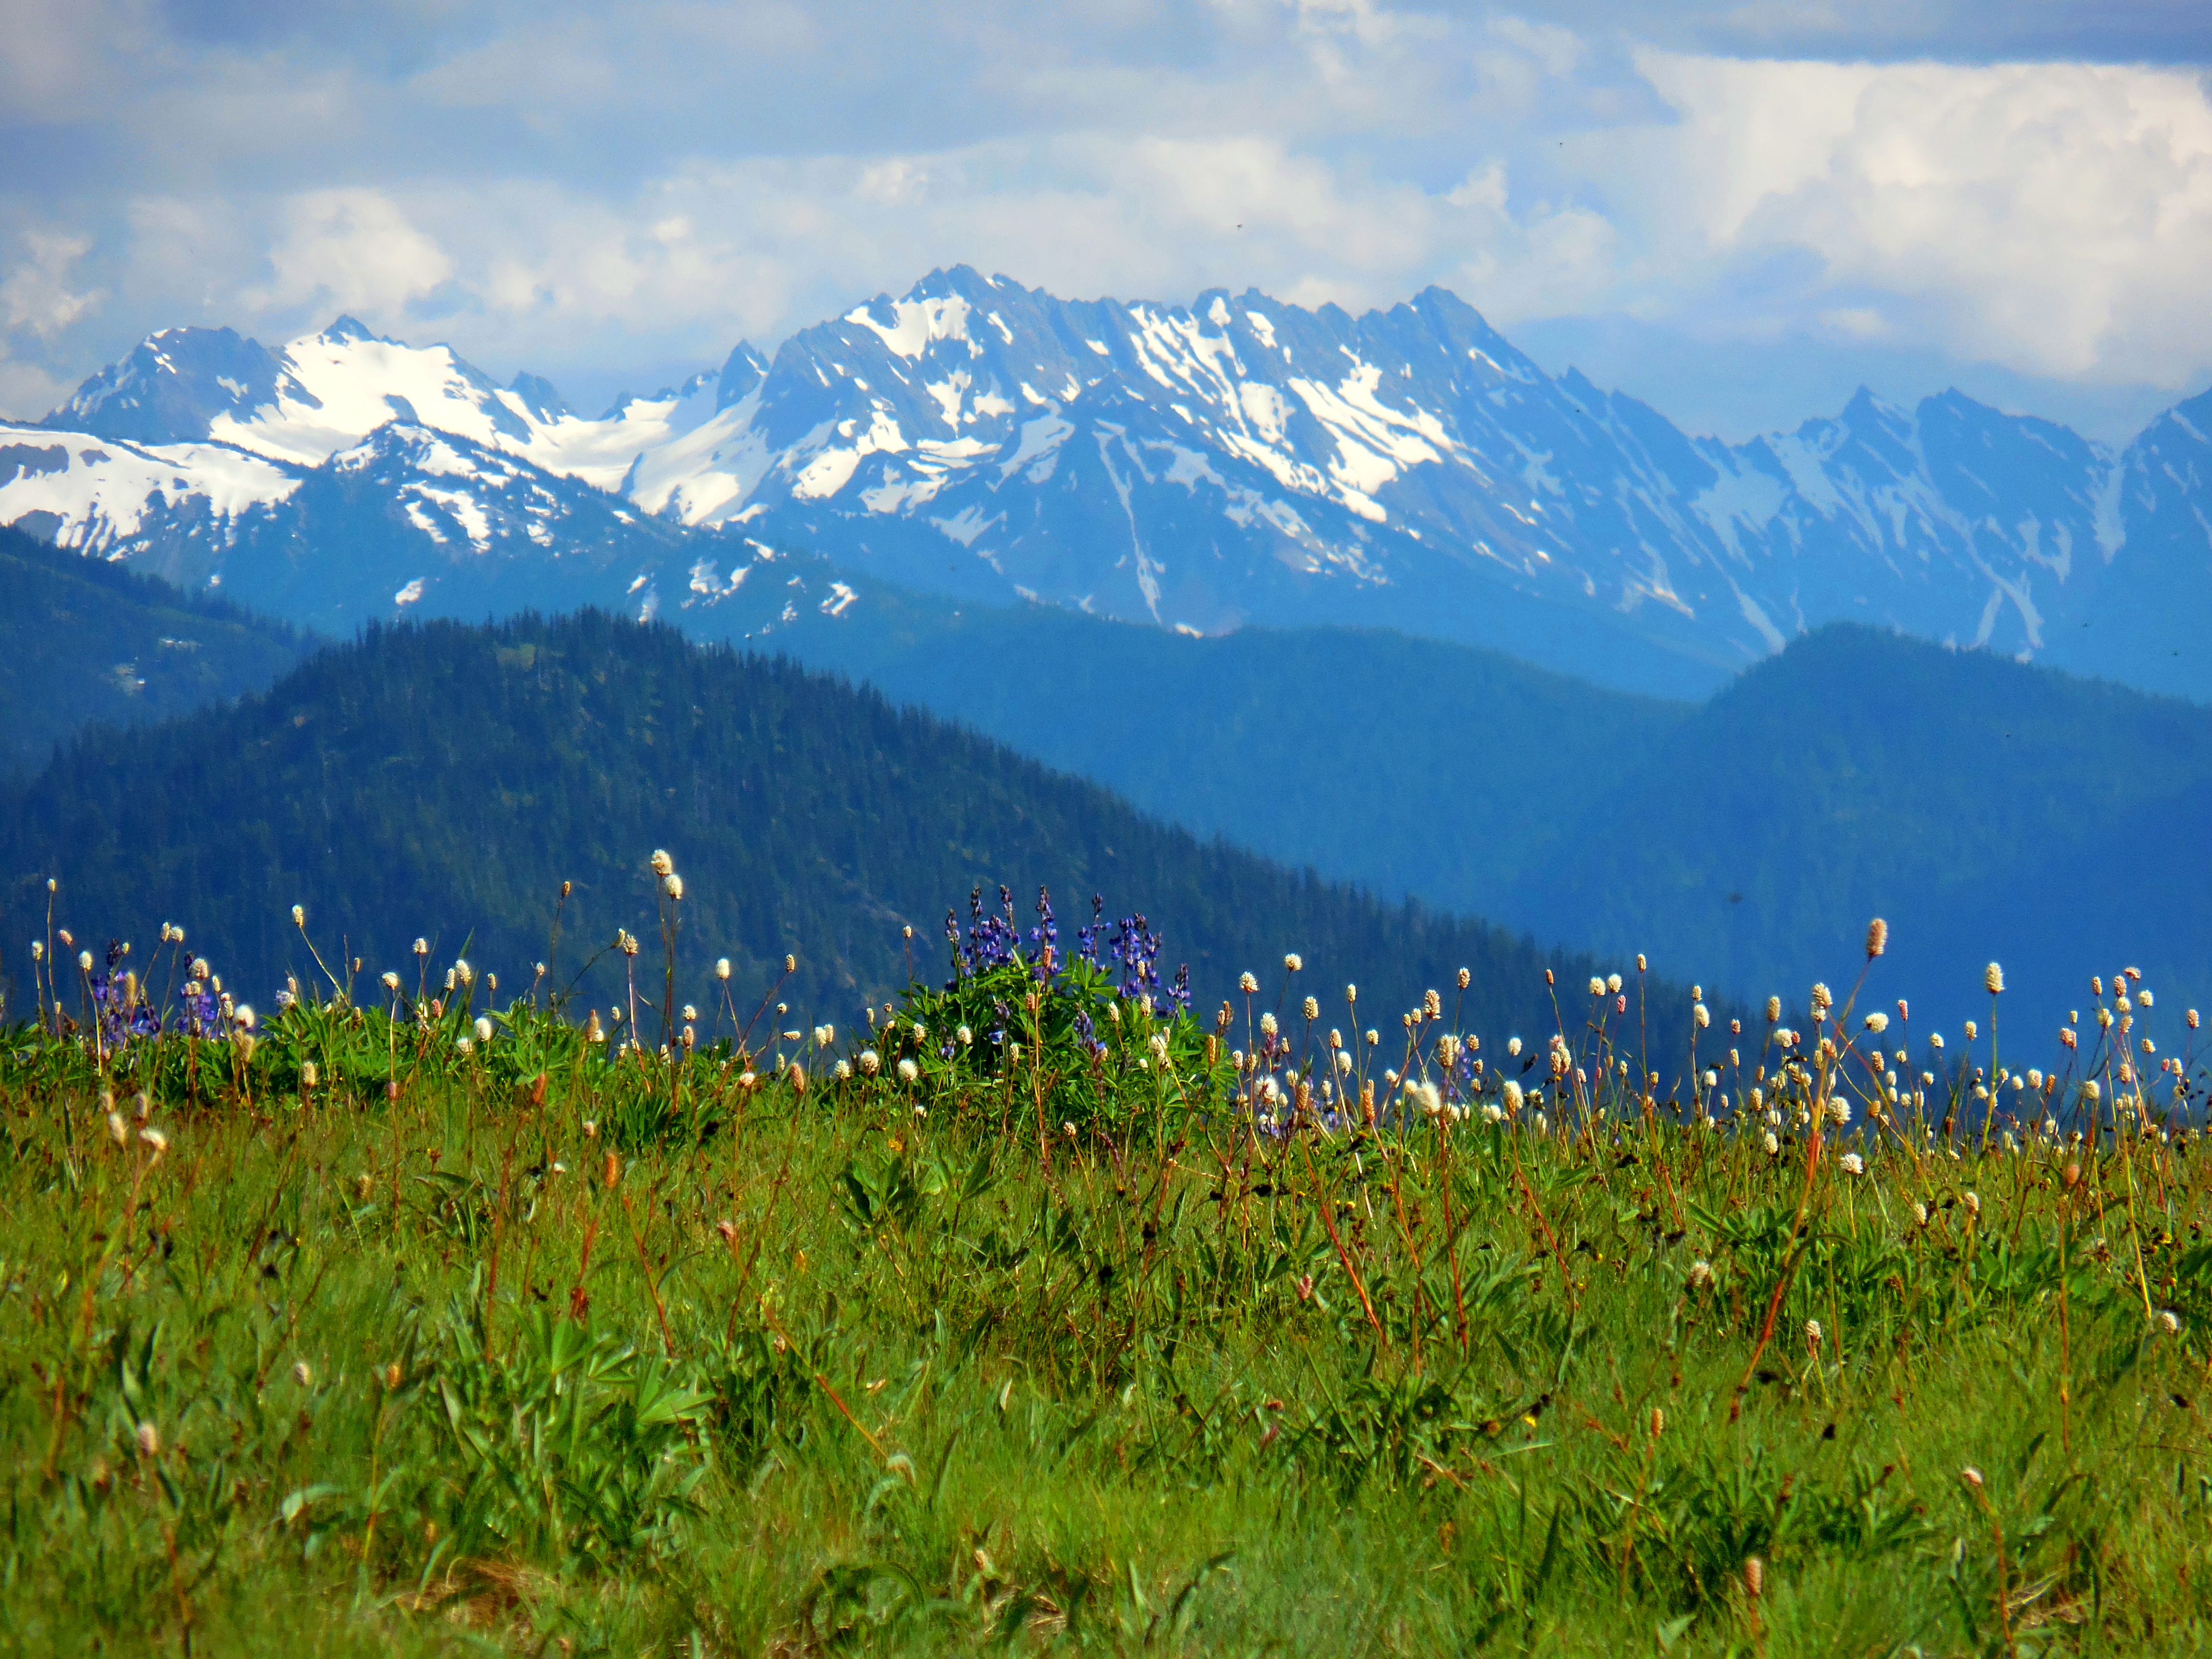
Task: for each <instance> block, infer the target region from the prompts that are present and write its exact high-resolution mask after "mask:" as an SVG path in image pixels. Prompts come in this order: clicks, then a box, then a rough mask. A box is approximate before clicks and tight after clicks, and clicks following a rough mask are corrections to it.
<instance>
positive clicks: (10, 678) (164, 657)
mask: <svg viewBox="0 0 2212 1659" xmlns="http://www.w3.org/2000/svg"><path fill="white" fill-rule="evenodd" d="M0 590H4V591H5V592H6V593H7V596H8V599H7V603H6V604H5V605H0V714H4V716H5V718H4V719H0V775H5V774H7V773H9V772H16V773H21V772H27V771H31V770H34V769H37V768H39V767H40V766H43V765H45V764H46V762H47V761H48V760H50V759H51V758H52V756H53V751H54V745H55V744H57V743H58V742H60V741H61V740H62V739H64V738H67V737H68V736H69V735H70V733H72V732H76V731H77V730H79V729H80V728H81V727H82V726H85V725H87V724H88V723H90V722H94V721H104V722H106V723H107V724H109V725H113V726H129V725H143V724H145V723H147V722H149V721H154V720H166V719H167V718H168V717H170V716H171V715H174V714H185V713H188V712H189V711H191V710H192V709H194V708H199V707H201V706H203V705H204V704H206V703H210V702H218V701H221V700H223V699H226V698H230V697H235V696H240V695H242V694H243V693H245V692H248V691H258V690H261V689H262V688H263V687H264V686H266V685H268V684H270V682H271V681H273V680H275V679H276V677H277V676H278V675H280V674H282V673H283V672H284V671H285V670H287V669H288V668H290V667H291V666H292V665H294V664H295V663H296V662H298V660H299V659H300V656H301V652H302V651H303V650H304V649H306V648H307V645H308V643H309V641H307V639H306V638H304V637H303V636H301V635H297V634H295V633H294V632H293V631H292V630H291V629H289V628H287V627H285V626H284V625H283V624H282V623H270V622H265V621H263V620H262V619H260V618H259V617H252V616H249V615H247V614H246V612H245V611H240V610H238V609H237V608H236V607H235V606H233V605H225V604H222V603H221V602H220V601H217V600H213V599H204V598H200V597H197V596H187V595H186V594H185V593H183V592H179V590H178V589H176V588H174V587H172V586H169V585H168V584H167V582H164V581H161V580H156V579H155V578H153V577H150V576H141V575H137V574H133V573H132V572H131V571H129V570H126V569H125V568H122V567H120V566H118V565H111V564H108V563H106V562H103V561H101V560H98V559H88V558H86V557H85V556H83V555H82V554H80V553H75V552H71V551H70V550H67V549H62V548H53V547H49V546H48V545H46V544H45V543H44V542H40V541H38V540H35V539H33V538H32V537H29V536H27V535H25V534H24V533H23V532H21V531H19V530H10V529H8V528H6V527H5V526H0Z"/></svg>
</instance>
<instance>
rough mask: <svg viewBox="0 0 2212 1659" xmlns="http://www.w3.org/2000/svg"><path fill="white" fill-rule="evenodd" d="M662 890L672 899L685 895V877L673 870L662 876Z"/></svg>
mask: <svg viewBox="0 0 2212 1659" xmlns="http://www.w3.org/2000/svg"><path fill="white" fill-rule="evenodd" d="M660 890H661V891H662V892H664V893H665V894H667V895H668V896H669V897H671V898H672V899H681V898H682V897H683V896H684V878H683V877H681V876H679V875H678V874H676V873H675V872H673V871H671V872H669V873H668V874H667V875H665V876H663V877H662V878H660Z"/></svg>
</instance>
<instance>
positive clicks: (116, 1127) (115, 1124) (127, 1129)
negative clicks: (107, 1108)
mask: <svg viewBox="0 0 2212 1659" xmlns="http://www.w3.org/2000/svg"><path fill="white" fill-rule="evenodd" d="M107 1133H108V1135H109V1137H110V1138H111V1139H113V1141H114V1142H115V1144H116V1145H117V1146H125V1145H127V1144H129V1142H130V1139H131V1126H130V1125H129V1124H127V1123H125V1121H123V1114H122V1113H120V1112H110V1113H109V1114H108V1115H107Z"/></svg>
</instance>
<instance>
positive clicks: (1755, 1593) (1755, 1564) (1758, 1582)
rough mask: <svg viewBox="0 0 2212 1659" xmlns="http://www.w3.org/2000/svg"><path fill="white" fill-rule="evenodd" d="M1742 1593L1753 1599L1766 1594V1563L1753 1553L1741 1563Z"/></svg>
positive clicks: (1755, 1599)
mask: <svg viewBox="0 0 2212 1659" xmlns="http://www.w3.org/2000/svg"><path fill="white" fill-rule="evenodd" d="M1743 1593H1744V1594H1745V1595H1747V1596H1749V1597H1750V1598H1751V1599H1752V1600H1753V1601H1757V1600H1759V1597H1760V1596H1762V1595H1765V1594H1766V1563H1765V1562H1764V1561H1762V1560H1760V1559H1759V1558H1758V1557H1757V1556H1755V1555H1754V1556H1752V1557H1751V1558H1750V1559H1747V1561H1745V1562H1744V1564H1743Z"/></svg>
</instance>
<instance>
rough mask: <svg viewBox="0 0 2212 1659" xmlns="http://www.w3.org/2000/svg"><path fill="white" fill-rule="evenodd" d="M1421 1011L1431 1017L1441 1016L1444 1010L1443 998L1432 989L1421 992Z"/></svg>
mask: <svg viewBox="0 0 2212 1659" xmlns="http://www.w3.org/2000/svg"><path fill="white" fill-rule="evenodd" d="M1421 1012H1423V1013H1425V1014H1426V1015H1428V1016H1429V1018H1431V1019H1435V1018H1441V1017H1442V1015H1443V1012H1444V1000H1443V998H1442V997H1441V996H1438V995H1437V994H1436V993H1435V992H1434V991H1424V992H1422V993H1421Z"/></svg>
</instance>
